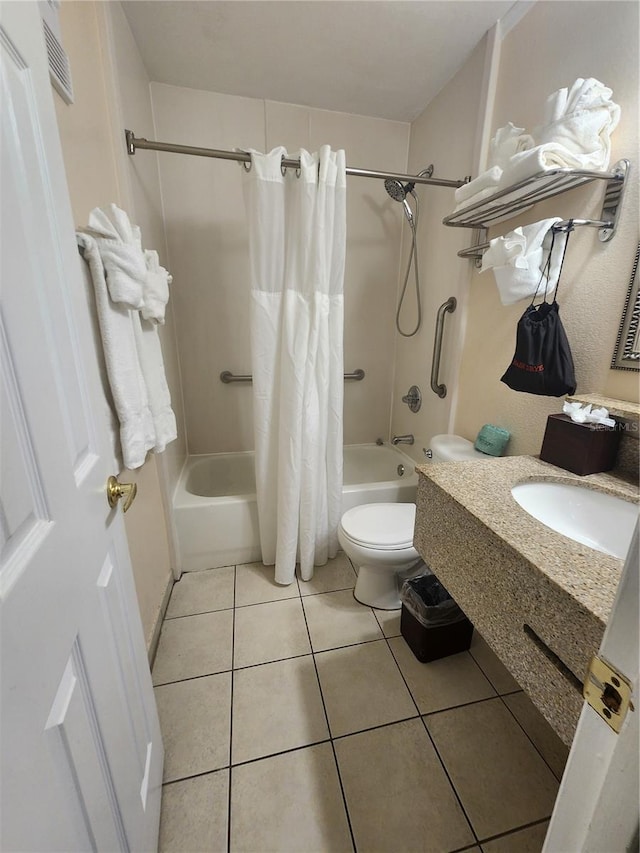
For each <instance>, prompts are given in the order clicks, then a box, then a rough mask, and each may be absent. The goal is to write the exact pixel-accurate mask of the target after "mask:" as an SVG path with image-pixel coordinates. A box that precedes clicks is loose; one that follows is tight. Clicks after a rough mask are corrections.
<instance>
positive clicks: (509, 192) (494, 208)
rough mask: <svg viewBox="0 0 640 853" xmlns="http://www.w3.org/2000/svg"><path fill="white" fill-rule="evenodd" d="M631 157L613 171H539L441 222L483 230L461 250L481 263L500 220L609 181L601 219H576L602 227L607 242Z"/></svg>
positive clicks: (601, 235)
mask: <svg viewBox="0 0 640 853" xmlns="http://www.w3.org/2000/svg"><path fill="white" fill-rule="evenodd" d="M629 169H630V163H629V161H628V160H619V161H618V162H617V163H616V164H615V165H614V167H613V169H612V170H611V171H610V172H593V171H587V170H581V169H550V170H549V171H547V172H539V173H538V174H536V175H532V176H531V177H530V178H527V179H526V180H523V181H520V182H519V183H517V184H514V185H513V186H511V187H506V188H505V189H503V190H499V191H498V192H496V193H494V194H493V195H492V196H490V197H489V198H487V199H484V200H483V201H479V202H476V203H475V204H471V205H469V206H468V207H466V208H463V209H462V210H459V211H457V212H455V213H452V214H450V215H449V216H446V217H445V218H444V219H443V220H442V222H443V224H444V225H449V226H451V227H454V228H477V229H480V230H481V232H482V233H481V235H480V239H479V240H478V242H477V243H476V245H474V246H469V247H468V248H466V249H462V250H461V251H460V252H458V256H459V257H461V258H472V259H474V260H475V261H476V264H479V262H480V260H481V258H482V255H483V253H484V252H485V251H486V249H487V248H488V246H489V244H488V242H486V238H487V230H488V229H489V228H490V227H491V226H492V225H496V224H497V223H498V222H503V221H504V220H506V219H510V218H511V217H513V216H516V215H517V214H518V213H521V212H523V211H525V210H528V209H529V208H530V207H531V206H532V205H534V204H537V203H538V202H540V201H544V200H545V199H548V198H553V197H554V196H556V195H560V194H561V193H565V192H568V191H569V190H572V189H575V188H577V187H581V186H584V185H585V184H589V183H591V182H592V181H596V180H601V181H606V188H605V193H604V200H603V203H602V212H601V214H600V219H574V220H573V224H574V225H575V226H582V225H584V226H588V227H591V228H598V229H599V234H598V236H599V239H600V241H601V242H603V243H605V242H607V241H608V240H611V238H612V237H613V236H614V234H615V231H616V226H617V224H618V217H619V214H620V209H621V207H622V198H623V194H624V189H625V185H626V179H627V176H628V174H629ZM567 224H568V221H567V222H559V223H558V225H557V226H556V227H557V228H558V229H561V228H562V227H566V225H567Z"/></svg>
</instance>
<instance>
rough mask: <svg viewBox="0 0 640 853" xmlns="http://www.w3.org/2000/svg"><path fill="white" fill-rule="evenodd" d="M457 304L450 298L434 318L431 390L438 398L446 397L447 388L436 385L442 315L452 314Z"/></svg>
mask: <svg viewBox="0 0 640 853" xmlns="http://www.w3.org/2000/svg"><path fill="white" fill-rule="evenodd" d="M457 304H458V302H457V300H456V298H455V296H450V297H449V298H448V299H447V301H446V302H443V303H442V305H441V306H440V307H439V308H438V315H437V317H436V334H435V338H434V339H433V360H432V362H431V390H432V391H433V393H434V394H437V395H438V397H446V396H447V386H446V385H444V384H442V385H439V384H438V373H440V355H441V353H442V333H443V331H444V315H445V314H447V313H450V314H452V313H453V312H454V311H455V310H456V305H457Z"/></svg>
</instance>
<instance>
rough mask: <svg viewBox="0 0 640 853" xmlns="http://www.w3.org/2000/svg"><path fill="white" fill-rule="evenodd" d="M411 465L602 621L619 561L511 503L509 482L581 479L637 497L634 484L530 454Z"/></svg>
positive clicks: (583, 482) (610, 600) (608, 607)
mask: <svg viewBox="0 0 640 853" xmlns="http://www.w3.org/2000/svg"><path fill="white" fill-rule="evenodd" d="M416 470H417V471H418V474H419V476H421V477H427V478H428V479H429V480H431V481H432V482H433V483H435V484H436V485H437V486H439V487H440V488H441V489H442V490H443V491H444V492H446V493H447V494H448V495H449V496H450V497H451V498H452V499H453V500H455V501H456V502H457V503H458V504H460V506H461V507H463V508H464V509H465V510H467V512H469V513H471V514H472V515H473V516H475V518H477V519H478V521H480V522H481V523H482V524H483V525H484V526H485V527H487V528H488V529H489V530H490V531H491V532H492V533H493V534H494V535H496V536H498V537H500V539H502V540H503V541H504V542H505V543H507V545H509V546H510V547H511V548H513V549H515V550H516V551H517V552H519V553H520V554H521V555H522V556H523V557H525V558H526V560H527V561H528V562H529V563H530V565H531V566H532V567H533V568H534V569H536V570H537V571H539V572H540V573H541V574H542V575H544V576H545V577H546V578H548V579H549V580H550V581H551V582H552V583H554V584H556V585H557V586H559V587H560V588H561V589H563V590H565V591H566V592H567V593H568V594H569V595H571V596H572V597H573V598H575V599H576V600H577V601H578V602H579V603H580V604H582V605H583V606H584V607H585V608H587V610H589V611H590V612H591V613H593V614H594V615H595V616H596V617H598V618H599V619H601V620H602V622H604V623H606V621H607V619H608V616H609V613H610V610H611V606H612V604H613V600H614V596H615V593H616V589H617V586H618V582H619V580H620V575H621V572H622V566H623V561H622V560H619V559H617V558H616V557H611V556H608V555H607V554H602V553H600V552H599V551H595V550H593V549H592V548H589V547H587V546H586V545H581V544H580V543H578V542H574V541H573V540H572V539H567V538H566V537H565V536H563V535H562V534H560V533H556V532H555V531H554V530H551V529H550V528H549V527H546V526H545V525H544V524H542V522H540V521H537V520H536V519H535V518H533V517H532V516H530V515H529V514H528V513H527V512H526V511H525V510H524V509H522V508H521V507H520V506H519V505H518V504H517V503H516V501H515V499H514V498H513V496H512V495H511V488H512V486H515V485H516V484H517V483H522V482H526V481H527V480H530V479H536V480H548V481H551V482H570V483H580V485H582V486H587V487H589V488H592V489H595V490H597V491H602V492H607V493H609V494H613V495H616V496H618V497H621V498H623V499H625V500H629V501H631V502H635V503H637V502H638V488H637V486H635V485H634V484H632V483H629V482H627V481H625V480H624V479H621V478H619V477H617V476H614V475H613V474H609V473H604V474H591V475H588V476H585V477H579V476H577V475H576V474H572V473H571V472H569V471H564V470H563V469H562V468H557V467H556V466H555V465H550V464H548V463H547V462H543V461H542V460H541V459H539V458H537V457H534V456H506V457H501V458H497V459H487V460H486V461H485V460H474V461H469V462H444V463H438V462H432V463H428V464H426V465H419V466H417V469H416Z"/></svg>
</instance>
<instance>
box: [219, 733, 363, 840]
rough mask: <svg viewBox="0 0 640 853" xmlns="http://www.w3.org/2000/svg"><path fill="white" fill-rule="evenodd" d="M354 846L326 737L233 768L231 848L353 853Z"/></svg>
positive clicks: (331, 753)
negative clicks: (319, 742) (306, 745)
mask: <svg viewBox="0 0 640 853" xmlns="http://www.w3.org/2000/svg"><path fill="white" fill-rule="evenodd" d="M352 849H353V848H352V845H351V837H350V834H349V827H348V824H347V817H346V814H345V810H344V803H343V800H342V795H341V792H340V783H339V780H338V773H337V771H336V766H335V762H334V758H333V752H332V750H331V746H330V745H329V744H328V743H324V744H319V745H318V746H310V747H307V748H306V749H297V750H295V751H294V752H287V753H285V754H284V755H276V756H273V757H272V758H265V759H262V760H261V761H254V762H252V763H250V764H243V765H241V766H240V767H234V768H233V771H232V776H231V851H232V853H321V851H326V853H342V851H344V853H347V851H349V853H350V852H351V851H352Z"/></svg>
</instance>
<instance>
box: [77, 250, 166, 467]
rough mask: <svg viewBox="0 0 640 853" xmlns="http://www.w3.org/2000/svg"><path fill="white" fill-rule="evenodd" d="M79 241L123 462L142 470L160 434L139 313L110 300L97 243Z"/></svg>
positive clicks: (127, 465) (126, 465)
mask: <svg viewBox="0 0 640 853" xmlns="http://www.w3.org/2000/svg"><path fill="white" fill-rule="evenodd" d="M76 238H77V242H78V246H79V247H80V249H81V250H82V253H83V255H84V258H85V260H86V261H87V262H88V264H89V271H90V273H91V280H92V282H93V288H94V291H95V295H96V309H97V314H98V323H99V326H100V335H101V337H102V347H103V350H104V357H105V364H106V368H107V375H108V377H109V385H110V387H111V393H112V396H113V402H114V405H115V409H116V414H117V416H118V420H119V421H120V443H121V445H122V456H123V462H124V465H125V467H126V468H139V467H140V466H141V465H142V464H143V463H144V460H145V458H146V455H147V451H148V450H151V449H152V448H153V447H154V446H155V444H156V433H155V428H154V424H153V415H152V412H151V409H150V407H149V398H148V394H147V383H146V382H145V379H144V376H143V373H142V367H141V364H140V358H139V355H138V346H137V343H136V336H135V327H134V320H135V319H137V318H138V314H137V313H136V312H133V311H131V310H129V308H127V307H126V306H125V305H122V304H116V303H114V302H113V300H112V299H110V298H109V293H108V291H107V282H106V278H105V270H104V265H103V261H102V256H101V253H100V251H99V249H98V243H97V241H96V240H95V239H94V238H93V237H91V236H90V235H89V234H84V233H78V234H77V235H76ZM138 324H139V320H138Z"/></svg>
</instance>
